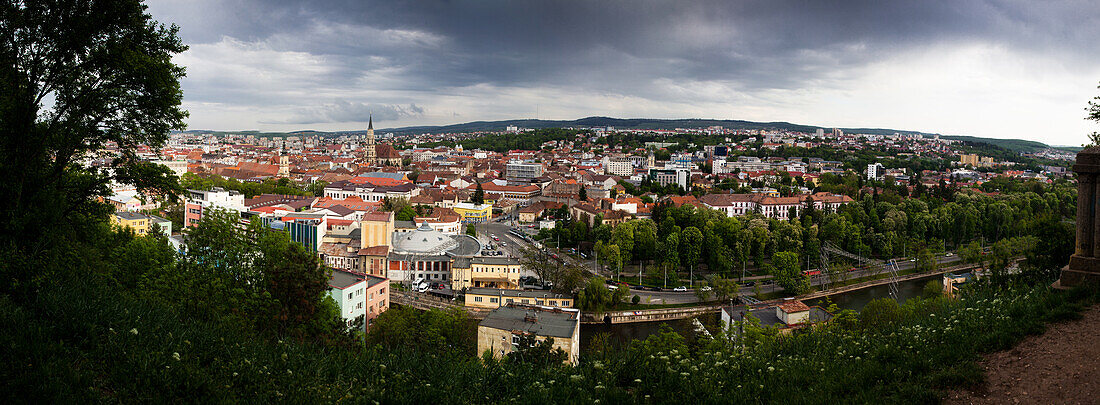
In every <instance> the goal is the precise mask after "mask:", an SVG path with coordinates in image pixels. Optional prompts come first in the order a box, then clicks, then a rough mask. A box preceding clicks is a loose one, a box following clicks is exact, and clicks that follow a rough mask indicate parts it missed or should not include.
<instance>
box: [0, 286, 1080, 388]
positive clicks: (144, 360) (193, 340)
mask: <svg viewBox="0 0 1100 405" xmlns="http://www.w3.org/2000/svg"><path fill="white" fill-rule="evenodd" d="M92 284H94V283H67V284H66V288H53V289H43V290H42V291H41V292H40V293H39V294H38V295H37V296H36V298H35V299H34V300H33V301H32V302H26V303H15V302H12V301H11V300H10V299H6V298H2V297H0V325H3V326H2V327H0V347H4V348H5V350H2V351H0V380H2V381H4V383H3V384H4V386H5V387H4V388H5V389H3V390H0V399H5V400H7V401H6V402H8V403H20V402H121V401H125V402H153V401H157V402H159V400H161V399H173V398H174V399H176V400H184V401H201V402H295V403H322V402H324V403H331V402H373V401H378V402H431V403H457V402H462V403H469V402H477V403H503V402H513V401H515V402H537V403H547V402H550V403H594V402H596V401H597V400H598V401H599V402H600V403H624V402H629V403H664V402H723V403H763V402H782V403H852V402H857V403H859V402H862V403H866V402H874V403H891V402H904V403H926V402H936V401H938V400H939V398H940V397H941V395H942V394H941V390H944V389H949V388H953V387H958V386H966V385H974V384H978V383H980V382H981V381H982V374H981V370H980V369H979V368H978V367H976V365H975V360H976V359H978V358H980V355H981V354H982V353H985V352H991V351H996V350H1002V349H1006V348H1010V347H1012V345H1014V344H1015V343H1016V342H1018V341H1019V340H1020V339H1021V338H1022V337H1024V336H1026V335H1028V334H1035V333H1040V332H1042V331H1043V330H1044V324H1045V323H1046V322H1053V321H1063V320H1069V319H1074V318H1075V317H1077V316H1079V315H1078V313H1079V311H1080V310H1081V309H1082V308H1084V307H1085V306H1086V305H1091V304H1093V303H1095V302H1096V297H1097V295H1096V293H1095V292H1092V291H1083V290H1075V291H1071V292H1056V291H1052V290H1051V289H1050V288H1049V287H1048V286H1046V285H1039V286H1035V287H1029V286H1007V287H997V286H989V285H982V284H977V285H975V286H973V287H971V288H970V289H969V290H968V291H966V293H965V294H964V296H963V298H962V299H960V300H947V299H929V300H920V299H911V300H909V301H907V302H906V303H905V304H904V305H902V306H899V307H896V309H893V310H892V311H893V312H891V313H888V314H886V316H882V317H879V318H877V319H887V320H888V321H885V322H883V323H879V324H875V325H871V324H869V323H860V322H846V321H843V320H837V321H836V322H833V323H831V325H830V326H828V327H826V328H822V329H816V330H812V331H808V332H807V333H803V334H798V335H794V336H786V337H777V338H766V339H763V340H761V341H760V342H759V343H755V344H751V345H750V347H749V348H748V349H747V350H745V351H744V352H742V350H741V349H740V347H739V346H735V345H733V344H731V343H729V342H728V341H726V340H722V339H718V340H705V339H704V340H699V341H695V342H687V341H686V340H684V339H683V338H682V337H679V336H678V335H675V334H671V333H659V334H657V335H654V336H651V337H650V338H648V339H647V340H645V341H635V342H634V343H631V344H628V345H627V346H626V347H625V348H622V349H618V350H602V351H599V350H597V351H593V352H590V353H586V354H585V355H584V356H582V358H581V361H580V364H579V365H578V366H577V367H567V366H558V365H553V364H542V365H538V364H532V363H529V362H505V363H499V362H490V363H488V364H483V363H482V362H480V361H478V360H477V359H475V358H473V357H470V356H468V355H462V354H457V353H449V352H447V351H441V350H438V349H431V350H427V348H408V350H402V349H399V350H393V351H386V350H382V349H380V348H368V349H362V348H357V347H355V346H330V345H321V344H317V343H311V342H294V341H269V340H265V339H260V338H257V337H256V336H254V335H252V334H250V333H248V332H246V331H243V330H241V329H240V328H238V327H236V326H234V325H226V324H219V323H212V322H197V321H194V320H192V319H191V318H190V317H189V316H187V314H181V313H178V312H177V311H176V310H175V308H172V307H164V306H156V305H148V304H147V303H144V302H142V301H138V300H136V299H134V298H131V297H129V296H127V295H126V294H122V293H118V292H115V291H112V290H110V289H104V288H101V287H95V286H94V285H92ZM588 349H589V348H584V350H588ZM1082 361H1087V360H1082Z"/></svg>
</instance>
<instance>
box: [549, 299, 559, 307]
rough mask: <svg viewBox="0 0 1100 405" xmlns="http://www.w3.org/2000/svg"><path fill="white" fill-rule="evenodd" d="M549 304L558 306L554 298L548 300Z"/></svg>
mask: <svg viewBox="0 0 1100 405" xmlns="http://www.w3.org/2000/svg"><path fill="white" fill-rule="evenodd" d="M550 306H552V307H556V306H558V302H557V301H554V300H550Z"/></svg>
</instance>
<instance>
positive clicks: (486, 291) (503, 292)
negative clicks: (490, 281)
mask: <svg viewBox="0 0 1100 405" xmlns="http://www.w3.org/2000/svg"><path fill="white" fill-rule="evenodd" d="M466 294H472V295H495V296H498V297H518V298H544V299H550V298H553V299H570V298H573V297H571V296H568V295H565V294H558V293H553V292H550V291H545V290H543V291H527V290H508V289H500V288H480V287H471V288H469V289H467V290H466Z"/></svg>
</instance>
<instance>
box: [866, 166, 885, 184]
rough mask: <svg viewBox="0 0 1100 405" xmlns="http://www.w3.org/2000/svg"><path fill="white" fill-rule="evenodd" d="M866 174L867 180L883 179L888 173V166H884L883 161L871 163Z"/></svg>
mask: <svg viewBox="0 0 1100 405" xmlns="http://www.w3.org/2000/svg"><path fill="white" fill-rule="evenodd" d="M864 174H866V175H867V180H881V179H882V178H883V177H885V175H886V168H885V167H883V166H882V163H871V164H869V165H867V170H866V171H865V172H864Z"/></svg>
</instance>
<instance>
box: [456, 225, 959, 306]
mask: <svg viewBox="0 0 1100 405" xmlns="http://www.w3.org/2000/svg"><path fill="white" fill-rule="evenodd" d="M510 224H511V221H505V222H496V221H494V222H484V223H480V224H477V225H476V226H475V228H476V229H477V234H478V239H479V240H481V241H482V244H486V243H487V242H488V241H491V240H492V239H491V238H490V237H489V235H490V234H493V235H496V236H497V238H500V240H502V241H505V242H507V244H508V246H507V247H506V248H505V249H504V252H505V255H507V256H510V257H520V256H521V254H520V251H521V248H522V247H524V246H530V243H528V242H527V241H526V240H523V239H520V238H517V237H514V236H512V235H510V234H508V231H509V230H511V229H512V228H511V226H510ZM494 244H495V243H494ZM549 248H550V250H551V251H553V250H554V249H553V248H552V247H549ZM558 256H559V257H560V258H562V260H564V261H566V262H568V263H570V264H580V265H582V266H584V267H585V268H587V269H589V271H591V272H593V274H597V275H598V273H596V271H595V269H596V265H595V260H592V259H587V260H584V259H580V258H577V257H574V256H572V255H568V254H565V253H563V252H560V251H559V252H558ZM936 260H937V261H938V262H939V264H940V265H944V264H949V263H954V262H958V261H959V256H958V255H956V254H951V256H939V257H938V258H937V259H936ZM897 264H898V271H899V272H904V271H906V270H911V269H913V268H914V267H916V263H915V262H911V261H909V259H908V258H898V259H897ZM886 272H887V271H886V270H885V269H884V268H882V267H875V268H860V269H857V270H854V271H850V272H848V273H847V274H846V275H845V276H844V277H843V280H851V279H855V278H862V277H868V276H875V275H880V274H883V273H886ZM770 277H771V276H767V277H765V279H764V280H762V281H760V282H761V283H763V284H761V286H760V289H759V290H760V293H764V294H767V293H771V292H775V291H778V290H781V289H782V288H780V287H779V286H777V285H775V284H774V282H772V281H771V280H770ZM635 280H636V279H635ZM622 281H624V282H628V283H629V282H630V281H631V278H630V277H629V276H624V277H623V278H622ZM825 281H826V277H825V276H824V275H817V276H813V277H811V278H810V285H813V286H820V285H822V284H824V283H825ZM741 293H742V294H746V295H753V294H754V291H753V288H752V287H751V286H745V285H742V286H741ZM634 295H637V296H639V297H641V298H642V299H643V300H647V299H648V300H649V302H648V303H650V304H685V303H693V302H699V298H698V297H696V296H695V292H694V291H691V290H689V291H672V289H663V290H661V291H650V290H639V289H637V288H633V287H632V288H630V296H634Z"/></svg>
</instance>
